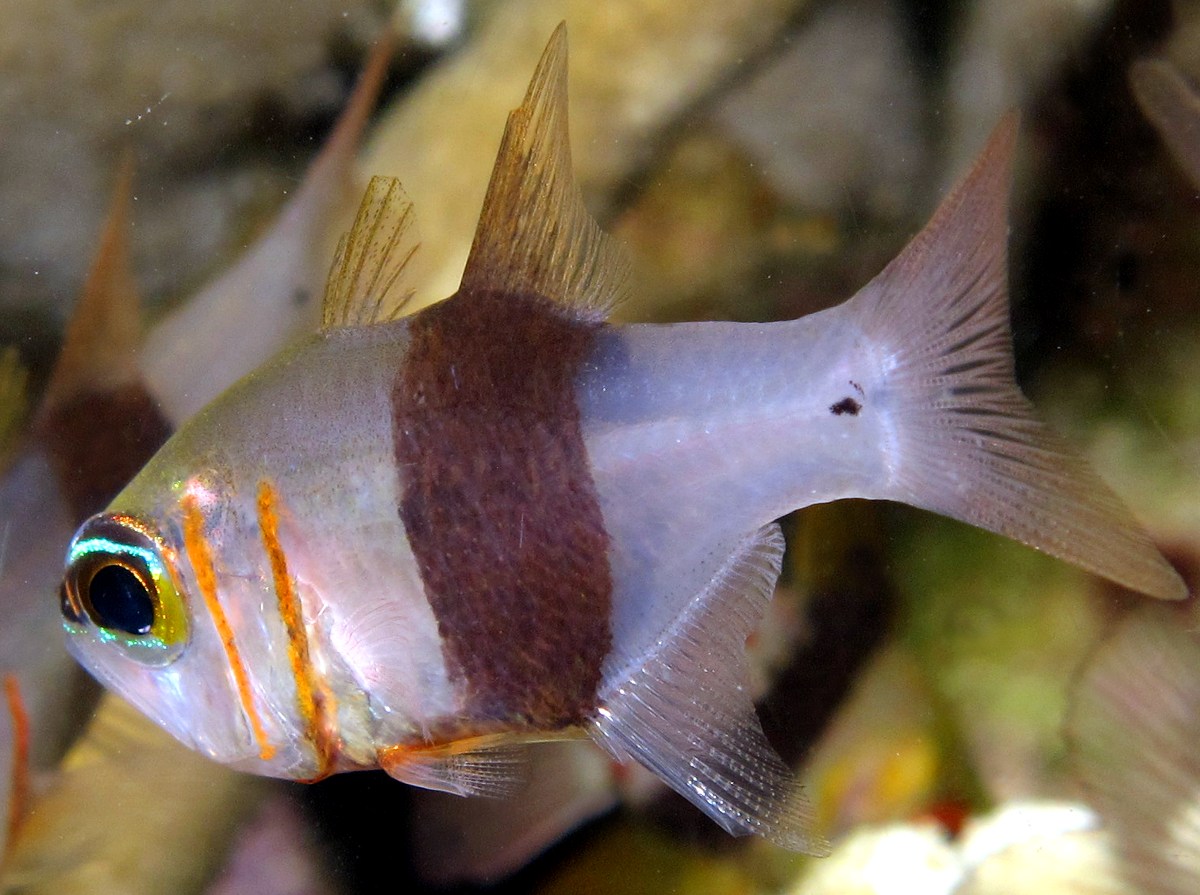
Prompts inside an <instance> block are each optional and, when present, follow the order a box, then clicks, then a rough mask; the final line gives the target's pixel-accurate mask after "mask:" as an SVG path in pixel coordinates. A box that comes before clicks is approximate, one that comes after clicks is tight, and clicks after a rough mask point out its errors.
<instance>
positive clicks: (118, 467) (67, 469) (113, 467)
mask: <svg viewBox="0 0 1200 895" xmlns="http://www.w3.org/2000/svg"><path fill="white" fill-rule="evenodd" d="M170 434H171V427H170V424H168V423H167V421H166V420H165V419H164V418H163V416H162V414H161V413H159V411H158V406H157V405H156V404H155V403H154V399H153V398H151V397H150V395H149V394H148V393H147V392H146V390H145V389H144V388H142V387H141V386H140V385H136V384H130V385H125V386H122V387H120V388H116V389H113V390H111V391H102V392H92V393H88V394H81V395H76V396H73V397H71V398H67V399H65V400H63V401H59V402H56V403H55V404H54V406H53V407H52V408H51V409H50V410H49V411H48V412H47V413H45V414H44V415H43V416H42V417H41V418H40V419H39V420H38V423H37V428H36V436H37V439H38V440H39V441H40V442H41V444H42V446H43V447H44V449H45V450H46V453H47V454H48V456H49V457H50V462H51V464H52V465H53V467H54V472H55V475H56V476H57V478H58V482H59V485H60V486H61V488H62V493H63V496H64V497H66V499H67V503H68V505H69V506H70V507H71V512H72V513H73V514H74V516H75V518H76V519H78V520H79V521H81V522H82V521H83V520H84V519H86V518H87V517H88V516H91V515H92V514H93V513H98V512H100V511H101V510H103V509H104V508H105V507H106V506H108V503H109V501H111V500H112V499H113V498H114V497H116V496H117V492H119V491H120V490H121V489H122V488H124V487H125V486H126V485H127V484H128V483H129V480H130V479H132V478H133V477H134V475H136V474H137V472H138V471H139V470H140V469H141V468H142V467H143V466H145V465H146V461H147V460H149V459H150V458H151V457H152V456H154V452H155V451H157V450H158V449H159V448H160V447H162V445H163V442H165V441H166V440H167V437H168V436H169V435H170Z"/></svg>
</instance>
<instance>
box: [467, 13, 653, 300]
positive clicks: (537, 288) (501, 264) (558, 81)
mask: <svg viewBox="0 0 1200 895" xmlns="http://www.w3.org/2000/svg"><path fill="white" fill-rule="evenodd" d="M628 273H629V262H628V260H627V258H626V256H625V254H624V252H622V251H621V250H620V248H619V247H618V246H617V245H616V244H615V243H613V242H612V240H611V239H610V238H609V237H608V236H607V235H606V234H605V233H604V232H603V231H601V229H600V226H599V225H598V224H597V223H596V221H595V220H594V219H593V218H592V216H591V215H590V214H589V213H588V211H587V208H585V207H584V204H583V196H582V194H581V193H580V190H579V185H578V184H577V183H576V182H575V174H574V170H573V169H572V167H571V147H570V140H569V136H568V133H567V29H566V25H565V24H560V25H559V26H558V28H557V29H555V31H554V35H553V36H552V37H551V38H550V43H549V44H548V45H547V47H546V50H545V52H544V53H543V54H542V58H541V61H540V62H538V66H537V70H536V71H535V72H534V75H533V80H532V81H531V82H530V84H529V90H528V91H527V92H526V94H525V101H524V102H523V103H522V104H521V105H520V107H518V108H517V109H515V110H513V112H512V113H511V114H510V115H509V116H508V124H507V125H506V126H505V128H504V137H503V139H502V140H501V142H500V152H499V154H498V155H497V157H496V165H495V167H494V168H493V169H492V179H491V181H490V183H489V184H488V189H487V195H486V197H485V198H484V201H483V211H482V212H481V213H480V216H479V225H478V227H477V228H476V230H475V239H474V242H472V244H471V254H470V256H469V257H468V258H467V266H466V269H465V270H464V272H463V278H462V285H461V286H460V291H462V292H470V291H476V290H481V289H486V290H495V291H501V292H519V293H534V294H537V295H542V296H544V297H546V298H549V299H552V300H553V301H555V302H558V303H559V304H561V305H563V306H565V307H568V308H571V309H573V310H575V311H576V312H578V313H582V314H585V315H587V316H590V317H603V316H604V315H605V314H606V313H607V312H608V311H609V310H610V309H611V308H612V306H613V305H614V304H615V303H616V302H617V301H618V300H619V299H620V297H621V295H622V293H623V292H624V290H625V287H626V281H627V279H628Z"/></svg>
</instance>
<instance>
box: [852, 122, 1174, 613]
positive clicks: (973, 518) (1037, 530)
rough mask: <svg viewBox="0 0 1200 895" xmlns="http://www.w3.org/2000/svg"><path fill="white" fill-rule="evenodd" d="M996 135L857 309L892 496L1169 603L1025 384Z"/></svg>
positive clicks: (1160, 574) (1161, 580)
mask: <svg viewBox="0 0 1200 895" xmlns="http://www.w3.org/2000/svg"><path fill="white" fill-rule="evenodd" d="M1016 131H1017V118H1016V116H1015V115H1013V114H1010V115H1009V116H1008V117H1006V118H1005V119H1004V121H1003V122H1002V123H1001V124H1000V125H999V126H998V127H997V129H996V132H995V133H994V134H993V135H992V138H991V140H990V141H989V142H988V145H987V147H986V148H985V149H984V151H983V153H982V155H981V156H980V158H979V160H978V161H977V162H976V163H975V166H974V168H973V169H972V170H971V172H970V173H969V174H968V175H967V177H966V178H965V179H964V180H963V181H962V182H961V183H959V184H958V186H957V187H956V188H955V189H954V190H953V192H951V193H950V195H949V196H947V197H946V199H945V200H944V201H943V202H942V205H941V207H940V208H939V209H938V210H937V213H936V214H935V215H934V217H933V219H932V220H931V221H930V222H929V224H928V225H927V226H926V227H925V229H924V230H923V231H922V232H921V233H920V234H919V235H918V236H917V237H916V238H915V239H914V240H913V241H912V242H911V243H909V245H908V246H907V247H906V248H905V250H904V251H903V252H901V253H900V255H899V256H898V257H897V258H896V259H895V260H894V261H892V263H891V264H889V265H888V266H887V267H886V268H885V269H884V270H883V272H882V273H880V274H879V276H877V277H876V278H875V279H874V280H872V281H871V283H869V284H868V285H867V286H866V287H865V288H864V289H863V290H862V291H861V292H860V293H859V294H858V295H856V296H855V297H854V298H853V299H852V300H851V301H852V302H853V305H852V306H851V308H852V309H853V311H854V312H856V313H857V315H858V322H859V323H860V325H861V326H862V328H863V330H864V332H865V334H866V335H867V336H868V337H869V338H870V339H871V342H872V344H873V346H874V347H875V349H876V351H877V353H878V359H879V363H880V367H881V374H880V375H881V383H882V384H881V385H877V386H876V395H875V398H876V404H877V406H879V405H880V402H881V400H882V401H883V402H886V406H887V407H888V408H889V412H890V413H891V414H892V417H891V419H892V430H891V434H892V436H893V443H892V444H891V445H889V446H888V449H889V451H890V453H889V461H890V464H891V468H890V474H891V481H890V482H889V483H888V487H887V489H886V491H885V493H884V494H882V495H879V496H882V497H887V498H890V499H894V500H901V501H903V502H905V503H909V504H913V505H914V506H919V507H925V508H926V509H930V510H934V511H936V512H938V513H942V514H944V515H947V516H951V517H953V518H956V519H961V520H963V521H964V522H969V523H971V524H972V525H978V526H980V527H982V528H986V529H988V530H990V531H994V532H997V533H999V534H1003V535H1007V536H1008V537H1011V538H1015V539H1016V540H1018V541H1021V542H1022V543H1025V544H1028V545H1029V546H1031V547H1035V548H1037V549H1039V550H1043V551H1045V552H1046V553H1049V554H1051V555H1052V556H1057V557H1059V558H1060V559H1064V560H1066V561H1067V562H1070V563H1074V564H1075V565H1078V566H1080V567H1082V568H1084V569H1087V570H1088V571H1090V572H1094V573H1096V574H1098V575H1102V576H1104V577H1105V578H1108V579H1110V580H1112V581H1115V582H1117V583H1118V584H1121V585H1124V586H1126V587H1129V588H1132V589H1134V590H1138V591H1141V592H1143V593H1146V594H1150V595H1152V596H1155V597H1162V598H1165V599H1179V598H1182V597H1183V596H1185V595H1186V593H1187V589H1186V587H1185V586H1184V584H1183V581H1182V580H1181V579H1180V578H1179V576H1178V575H1177V574H1176V572H1175V571H1174V570H1173V569H1172V568H1171V566H1170V565H1168V564H1167V562H1166V561H1165V560H1164V559H1163V558H1162V556H1161V555H1160V554H1159V552H1158V550H1157V549H1156V548H1155V547H1154V545H1153V544H1152V543H1151V542H1150V539H1149V537H1148V536H1147V535H1146V534H1145V532H1144V531H1143V530H1142V529H1141V528H1140V527H1139V526H1138V524H1137V522H1136V521H1134V519H1133V517H1132V515H1131V514H1130V512H1129V511H1128V510H1127V509H1126V508H1125V507H1124V506H1123V505H1122V503H1121V501H1120V499H1119V498H1118V497H1117V496H1116V495H1115V494H1113V492H1112V491H1111V490H1110V489H1109V488H1108V487H1107V486H1106V485H1105V484H1104V483H1103V482H1102V481H1101V480H1100V478H1099V477H1098V476H1097V475H1096V474H1095V473H1094V472H1092V471H1091V470H1090V469H1089V468H1088V466H1087V464H1086V463H1085V462H1084V461H1083V460H1082V459H1081V458H1080V457H1078V456H1077V455H1076V453H1075V452H1073V451H1072V450H1071V449H1070V448H1069V447H1068V446H1067V445H1066V444H1065V442H1063V440H1062V439H1060V438H1059V437H1058V436H1056V435H1055V434H1054V433H1053V432H1051V431H1050V430H1049V429H1048V428H1046V427H1045V426H1044V425H1043V424H1042V423H1040V422H1039V421H1038V420H1037V419H1036V418H1035V417H1034V411H1033V407H1032V405H1030V403H1029V401H1028V400H1026V398H1025V397H1024V395H1022V394H1021V392H1020V390H1019V389H1018V388H1017V385H1016V382H1015V379H1014V376H1013V358H1012V336H1011V333H1010V330H1009V320H1008V288H1007V273H1006V267H1007V252H1006V246H1007V238H1008V198H1007V197H1008V188H1009V172H1010V167H1011V162H1012V156H1013V149H1014V144H1015V140H1016Z"/></svg>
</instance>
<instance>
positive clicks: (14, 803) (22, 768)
mask: <svg viewBox="0 0 1200 895" xmlns="http://www.w3.org/2000/svg"><path fill="white" fill-rule="evenodd" d="M4 698H5V701H6V702H7V703H8V714H9V716H10V717H11V718H12V737H13V750H12V756H13V757H12V769H11V774H12V784H11V788H10V790H9V797H8V848H9V849H11V848H12V844H13V840H14V839H15V838H16V835H17V829H18V828H19V827H20V826H21V822H22V821H23V820H25V813H26V811H28V810H29V713H28V712H26V711H25V701H24V700H23V699H22V698H21V685H20V684H19V683H18V682H17V676H16V675H14V674H6V675H4ZM0 857H2V856H0Z"/></svg>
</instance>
